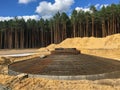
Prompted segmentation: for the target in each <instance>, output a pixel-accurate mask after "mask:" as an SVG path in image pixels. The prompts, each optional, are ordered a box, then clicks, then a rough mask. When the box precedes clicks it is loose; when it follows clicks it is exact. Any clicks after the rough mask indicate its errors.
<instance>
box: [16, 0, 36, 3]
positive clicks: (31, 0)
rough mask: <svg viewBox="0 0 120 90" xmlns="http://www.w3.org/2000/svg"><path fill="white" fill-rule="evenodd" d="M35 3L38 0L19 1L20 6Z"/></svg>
mask: <svg viewBox="0 0 120 90" xmlns="http://www.w3.org/2000/svg"><path fill="white" fill-rule="evenodd" d="M33 1H36V0H19V1H18V3H20V4H28V3H30V2H33Z"/></svg>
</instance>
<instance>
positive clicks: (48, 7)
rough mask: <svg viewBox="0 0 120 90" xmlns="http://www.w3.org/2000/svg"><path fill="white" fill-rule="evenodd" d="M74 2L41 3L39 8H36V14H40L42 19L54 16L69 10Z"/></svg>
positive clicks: (72, 0)
mask: <svg viewBox="0 0 120 90" xmlns="http://www.w3.org/2000/svg"><path fill="white" fill-rule="evenodd" d="M73 3H74V0H55V2H54V3H53V4H52V3H51V2H47V1H42V2H40V3H39V6H37V7H36V11H35V12H36V13H38V14H40V15H41V16H42V17H47V16H51V15H54V14H55V13H57V12H58V11H59V12H66V11H68V10H69V9H70V7H71V5H72V4H73Z"/></svg>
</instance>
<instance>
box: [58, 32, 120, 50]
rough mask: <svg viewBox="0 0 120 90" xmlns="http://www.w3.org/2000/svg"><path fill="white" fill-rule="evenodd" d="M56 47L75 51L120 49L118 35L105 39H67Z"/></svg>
mask: <svg viewBox="0 0 120 90" xmlns="http://www.w3.org/2000/svg"><path fill="white" fill-rule="evenodd" d="M58 47H64V48H77V49H114V48H120V34H115V35H111V36H107V37H105V38H94V37H90V38H88V37H84V38H68V39H66V40H64V41H63V42H61V43H60V44H59V45H58Z"/></svg>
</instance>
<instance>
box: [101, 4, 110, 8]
mask: <svg viewBox="0 0 120 90" xmlns="http://www.w3.org/2000/svg"><path fill="white" fill-rule="evenodd" d="M103 6H105V7H107V6H108V4H102V5H100V9H101V8H102V7H103Z"/></svg>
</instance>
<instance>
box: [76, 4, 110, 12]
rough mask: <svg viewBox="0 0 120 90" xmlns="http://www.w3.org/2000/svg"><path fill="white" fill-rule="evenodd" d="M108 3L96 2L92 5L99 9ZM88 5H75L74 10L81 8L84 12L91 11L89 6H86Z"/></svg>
mask: <svg viewBox="0 0 120 90" xmlns="http://www.w3.org/2000/svg"><path fill="white" fill-rule="evenodd" d="M108 5H109V4H96V5H94V6H95V7H96V9H101V8H102V7H103V6H105V7H107V6H108ZM88 6H89V5H88ZM88 6H86V7H76V8H75V10H77V11H80V10H82V11H84V12H87V11H89V12H91V10H90V6H89V7H88Z"/></svg>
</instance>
